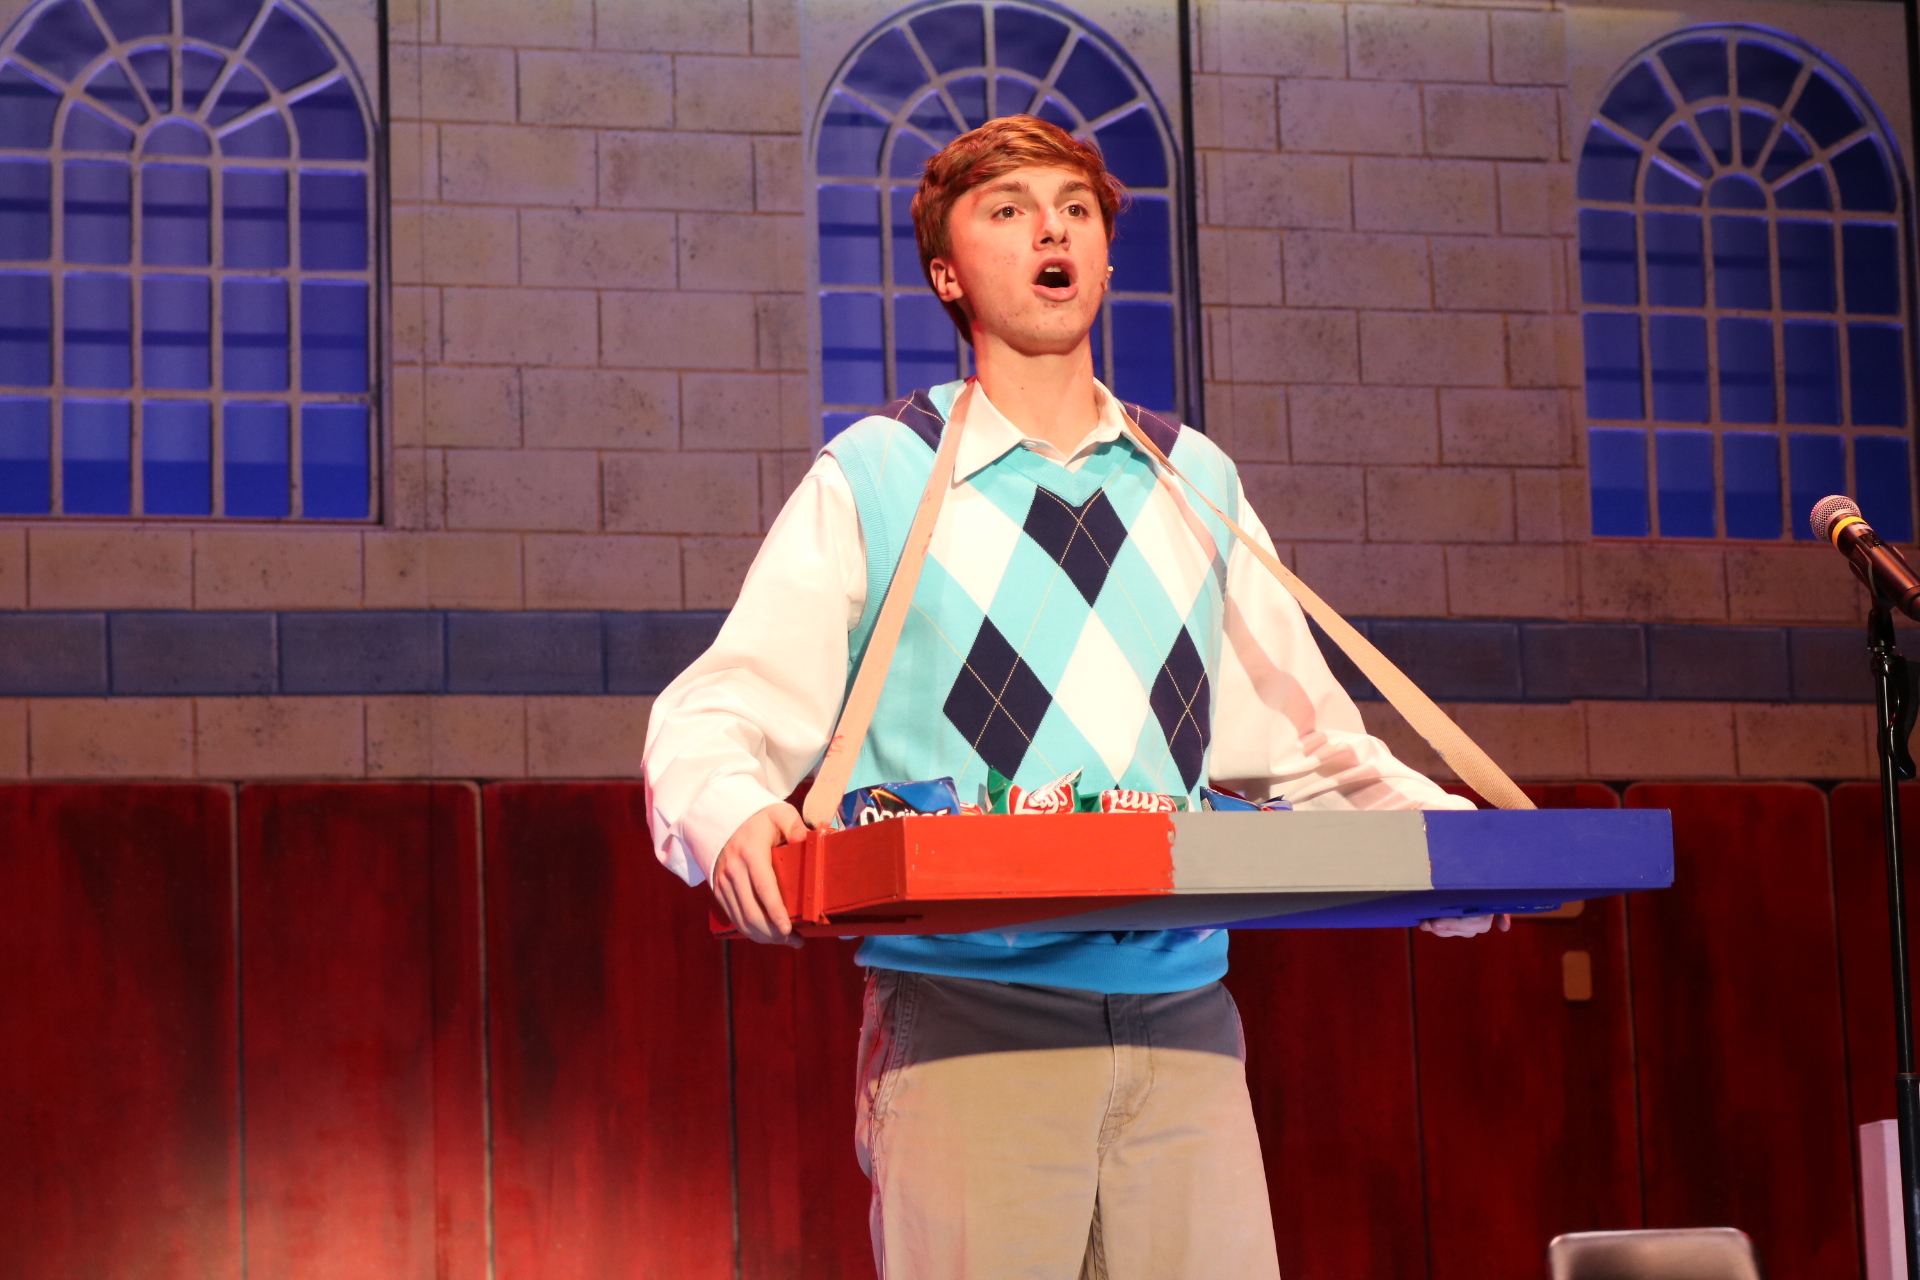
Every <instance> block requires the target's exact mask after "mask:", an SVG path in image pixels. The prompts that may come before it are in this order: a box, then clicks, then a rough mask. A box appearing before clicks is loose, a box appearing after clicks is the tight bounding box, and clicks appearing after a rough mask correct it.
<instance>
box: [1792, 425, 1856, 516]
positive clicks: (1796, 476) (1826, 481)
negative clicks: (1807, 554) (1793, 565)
mask: <svg viewBox="0 0 1920 1280" xmlns="http://www.w3.org/2000/svg"><path fill="white" fill-rule="evenodd" d="M1846 491H1847V457H1846V446H1845V445H1844V443H1843V442H1842V441H1841V439H1840V437H1839V436H1815V435H1801V434H1799V433H1797V432H1796V433H1794V434H1792V435H1789V436H1788V437H1787V508H1788V510H1789V511H1791V512H1792V513H1793V536H1794V537H1795V538H1796V539H1798V540H1799V541H1801V542H1811V541H1812V540H1813V527H1812V526H1811V525H1809V524H1808V523H1807V514H1808V513H1809V512H1811V511H1812V510H1813V504H1814V503H1816V502H1818V501H1820V499H1822V498H1824V497H1826V496H1827V495H1828V494H1833V493H1845V492H1846Z"/></svg>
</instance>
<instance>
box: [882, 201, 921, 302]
mask: <svg viewBox="0 0 1920 1280" xmlns="http://www.w3.org/2000/svg"><path fill="white" fill-rule="evenodd" d="M888 207H889V208H890V209H891V211H892V214H893V221H892V228H893V283H894V287H895V288H907V287H910V286H913V285H917V284H924V283H925V282H926V273H925V272H923V271H921V270H920V244H919V241H917V240H916V239H914V235H913V188H911V187H895V188H894V189H893V194H892V195H890V196H889V197H888Z"/></svg>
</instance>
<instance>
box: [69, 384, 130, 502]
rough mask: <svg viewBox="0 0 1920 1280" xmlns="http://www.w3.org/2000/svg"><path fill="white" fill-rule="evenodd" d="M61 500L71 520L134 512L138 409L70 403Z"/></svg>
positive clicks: (115, 404)
mask: <svg viewBox="0 0 1920 1280" xmlns="http://www.w3.org/2000/svg"><path fill="white" fill-rule="evenodd" d="M60 495H61V502H62V505H63V509H64V510H65V511H66V513H67V514H68V515H88V516H124V515H126V514H127V513H128V512H129V511H131V510H132V509H133V409H132V406H131V405H129V404H128V403H127V402H126V401H124V400H69V401H67V402H66V403H65V404H64V405H62V406H61V409H60Z"/></svg>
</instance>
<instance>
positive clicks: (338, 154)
mask: <svg viewBox="0 0 1920 1280" xmlns="http://www.w3.org/2000/svg"><path fill="white" fill-rule="evenodd" d="M291 109H292V111H293V127H294V129H295V130H296V131H297V132H298V133H299V134H300V157H301V159H303V160H365V159H366V158H367V129H366V125H365V124H364V123H363V122H362V121H361V119H360V103H359V101H358V99H356V98H355V97H354V96H353V90H352V88H350V87H349V86H348V84H347V82H346V81H345V80H336V81H334V82H333V83H332V84H330V85H328V86H327V87H326V88H324V89H320V90H317V91H315V92H313V93H310V94H308V95H307V96H306V97H304V98H302V99H300V100H299V101H298V102H296V103H294V104H293V106H292V108H291Z"/></svg>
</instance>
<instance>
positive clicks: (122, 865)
mask: <svg viewBox="0 0 1920 1280" xmlns="http://www.w3.org/2000/svg"><path fill="white" fill-rule="evenodd" d="M232 839H233V798H232V794H231V792H230V791H228V790H227V789H226V788H224V787H210V786H198V785H195V786H187V785H174V786H53V785H42V784H36V785H22V786H0V1276H6V1277H9V1280H12V1278H14V1277H18V1278H19V1280H55V1278H57V1280H93V1278H95V1277H98V1278H99V1280H117V1278H118V1277H122V1276H139V1277H141V1278H142V1280H149V1278H151V1280H167V1278H170V1277H182V1278H185V1277H193V1278H194V1280H205V1278H218V1277H237V1276H238V1275H239V1274H240V1196H239V1170H240V1159H239V1154H240V1141H239V1097H240V1095H239V1087H238V1080H237V1063H238V1061H239V1054H238V1047H237V1041H236V1035H237V1029H236V1017H235V995H234V935H233V880H232V853H231V851H232Z"/></svg>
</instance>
